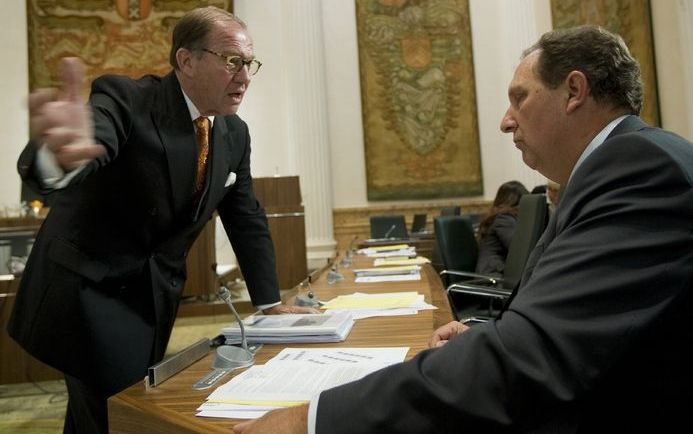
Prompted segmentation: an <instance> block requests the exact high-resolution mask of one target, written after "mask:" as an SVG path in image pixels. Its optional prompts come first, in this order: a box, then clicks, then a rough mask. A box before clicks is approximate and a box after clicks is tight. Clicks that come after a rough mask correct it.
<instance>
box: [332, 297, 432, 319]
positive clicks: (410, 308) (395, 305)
mask: <svg viewBox="0 0 693 434" xmlns="http://www.w3.org/2000/svg"><path fill="white" fill-rule="evenodd" d="M321 308H322V309H327V311H326V313H332V314H336V313H339V312H349V313H350V314H351V316H352V318H354V319H355V320H357V319H362V318H370V317H373V316H395V315H415V314H416V313H418V311H420V310H429V309H436V307H435V306H433V305H430V304H428V303H426V302H425V301H424V296H423V294H419V293H418V292H387V293H380V294H363V293H360V292H355V293H353V294H351V295H340V296H338V297H335V298H333V299H332V300H330V301H328V302H326V303H323V305H322V306H321Z"/></svg>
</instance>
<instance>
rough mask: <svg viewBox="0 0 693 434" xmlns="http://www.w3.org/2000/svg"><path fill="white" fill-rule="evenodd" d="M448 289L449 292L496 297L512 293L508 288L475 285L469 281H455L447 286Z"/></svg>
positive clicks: (502, 297)
mask: <svg viewBox="0 0 693 434" xmlns="http://www.w3.org/2000/svg"><path fill="white" fill-rule="evenodd" d="M446 291H447V292H448V293H450V292H457V293H461V294H472V295H480V296H483V297H494V298H500V299H504V298H508V297H510V293H511V292H510V291H508V290H507V289H502V288H490V287H488V286H481V285H473V284H469V283H453V284H452V285H450V286H448V287H447V289H446Z"/></svg>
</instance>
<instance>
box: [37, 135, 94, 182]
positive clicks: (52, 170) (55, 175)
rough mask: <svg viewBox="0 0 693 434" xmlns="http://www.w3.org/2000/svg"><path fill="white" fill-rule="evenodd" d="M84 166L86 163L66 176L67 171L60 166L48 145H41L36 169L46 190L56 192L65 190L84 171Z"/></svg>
mask: <svg viewBox="0 0 693 434" xmlns="http://www.w3.org/2000/svg"><path fill="white" fill-rule="evenodd" d="M84 166H86V163H84V164H82V165H81V166H79V167H78V168H76V169H74V170H72V171H71V172H69V173H67V174H65V171H63V169H62V167H60V164H58V160H57V159H56V158H55V154H53V152H52V151H51V150H50V149H48V147H47V146H46V145H41V147H40V148H39V150H38V152H37V154H36V169H37V171H38V175H39V178H41V183H42V184H43V186H44V187H45V188H49V189H56V190H57V189H60V188H65V187H66V186H67V185H68V184H69V183H70V181H71V180H72V178H74V177H75V176H76V175H77V174H78V173H79V172H81V171H82V169H84Z"/></svg>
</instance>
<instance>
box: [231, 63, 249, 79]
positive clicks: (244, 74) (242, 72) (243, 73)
mask: <svg viewBox="0 0 693 434" xmlns="http://www.w3.org/2000/svg"><path fill="white" fill-rule="evenodd" d="M233 81H236V82H239V83H249V82H250V72H249V71H248V67H247V66H246V65H243V67H241V69H239V70H238V72H237V73H235V74H234V75H233Z"/></svg>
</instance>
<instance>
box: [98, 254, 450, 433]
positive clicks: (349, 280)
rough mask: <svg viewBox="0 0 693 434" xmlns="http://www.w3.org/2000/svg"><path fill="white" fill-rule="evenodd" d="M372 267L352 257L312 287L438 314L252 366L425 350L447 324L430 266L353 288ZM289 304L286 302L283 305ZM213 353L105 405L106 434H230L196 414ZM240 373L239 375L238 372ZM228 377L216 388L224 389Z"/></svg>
mask: <svg viewBox="0 0 693 434" xmlns="http://www.w3.org/2000/svg"><path fill="white" fill-rule="evenodd" d="M371 266H372V259H369V258H366V257H362V256H358V255H357V256H355V257H354V258H353V264H352V265H351V267H349V268H344V267H340V268H339V272H341V273H342V274H343V275H344V277H345V279H344V280H342V281H340V282H337V283H335V284H332V285H328V283H327V274H328V273H327V272H323V273H322V274H321V275H320V276H319V278H317V280H314V282H313V284H312V287H313V290H314V292H315V294H316V295H317V296H318V297H319V298H320V299H321V300H329V299H331V298H333V297H335V296H338V295H346V294H352V293H354V292H356V291H359V292H366V293H367V292H377V293H380V292H397V291H418V292H419V293H422V294H424V298H425V300H426V302H428V303H431V304H433V305H435V306H437V307H438V309H437V310H433V311H431V310H426V311H420V312H419V313H418V314H417V315H406V316H393V317H375V318H366V319H361V320H358V321H356V323H355V324H354V327H353V329H352V330H351V332H350V334H349V336H348V337H347V339H346V341H344V342H341V343H336V344H335V343H332V344H289V345H267V344H266V345H265V346H264V347H263V348H262V349H261V350H260V351H259V352H258V353H257V354H256V363H257V364H262V363H265V362H266V361H267V360H269V359H271V358H272V357H274V356H275V355H277V354H278V353H279V351H281V350H282V348H284V347H285V346H291V347H311V348H315V347H334V346H342V347H402V346H407V347H410V350H409V352H408V353H407V360H408V359H411V358H412V357H413V356H414V355H415V354H416V353H418V352H419V351H422V350H424V349H426V348H427V347H428V341H429V339H430V337H431V333H432V332H433V330H435V329H436V328H437V327H439V326H440V325H443V324H446V323H447V322H449V321H451V320H452V315H451V313H450V308H449V305H448V302H447V298H446V297H445V293H444V291H443V289H442V285H441V283H440V279H439V278H438V275H437V274H436V272H435V271H434V270H433V267H431V266H430V264H426V265H425V266H424V267H423V268H422V273H421V280H420V281H408V282H387V283H354V273H353V271H352V269H354V268H365V267H371ZM287 301H291V300H287ZM213 355H214V352H210V354H208V355H207V356H205V357H204V358H202V359H201V360H199V361H198V362H196V363H194V364H192V365H191V366H189V367H188V368H186V369H185V370H183V371H182V372H180V373H178V374H177V375H175V376H174V377H172V378H170V379H168V380H166V381H165V382H164V383H162V384H161V385H159V386H158V387H155V388H152V389H150V390H146V388H145V386H144V384H143V383H138V384H135V385H133V386H131V387H129V388H128V389H126V390H124V391H122V392H121V393H119V394H117V395H115V396H113V397H111V398H110V399H109V400H108V418H109V428H110V432H111V434H119V433H123V434H124V433H128V434H129V433H147V434H159V433H160V434H172V433H201V432H204V433H229V432H232V427H233V425H234V424H235V423H237V422H238V420H233V419H217V418H202V417H197V416H195V413H196V411H195V409H196V408H197V407H198V406H199V405H200V404H201V403H202V402H203V401H204V400H205V398H207V396H209V394H210V393H211V392H212V391H213V390H214V389H213V388H210V389H207V390H202V391H196V390H193V389H192V385H193V383H195V382H196V381H197V380H199V379H200V378H202V377H203V376H204V375H206V374H207V373H209V372H210V368H211V364H212V360H213ZM238 372H241V371H238ZM232 375H233V373H232V374H230V375H228V376H227V377H225V378H224V379H222V380H221V381H220V382H219V383H218V384H217V385H221V384H224V383H225V382H227V381H229V380H230V379H231V378H232Z"/></svg>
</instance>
